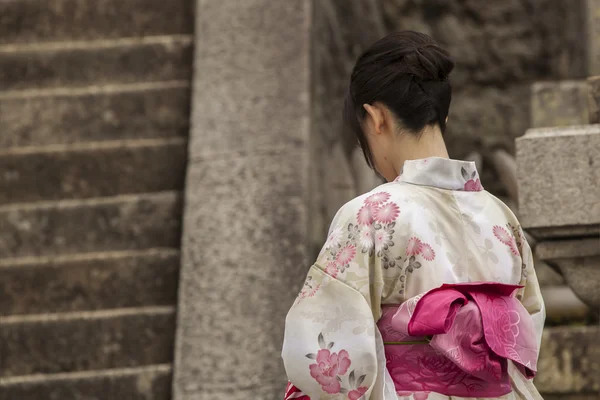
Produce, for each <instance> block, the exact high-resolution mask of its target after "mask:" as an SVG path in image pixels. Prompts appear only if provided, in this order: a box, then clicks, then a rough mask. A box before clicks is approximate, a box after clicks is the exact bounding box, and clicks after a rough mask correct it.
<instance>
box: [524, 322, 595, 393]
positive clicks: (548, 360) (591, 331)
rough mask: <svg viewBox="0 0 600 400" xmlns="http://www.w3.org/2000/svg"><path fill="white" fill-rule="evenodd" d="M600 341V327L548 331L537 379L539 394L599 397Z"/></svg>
mask: <svg viewBox="0 0 600 400" xmlns="http://www.w3.org/2000/svg"><path fill="white" fill-rule="evenodd" d="M599 337H600V326H564V327H554V328H546V329H545V330H544V336H543V339H542V348H541V351H540V358H539V361H538V375H537V376H536V378H535V384H536V387H537V388H538V390H539V391H540V392H542V393H552V394H554V395H556V396H557V395H559V394H565V395H567V394H572V393H577V394H579V395H580V396H584V395H598V394H600V342H599V341H598V338H599ZM544 398H545V397H544Z"/></svg>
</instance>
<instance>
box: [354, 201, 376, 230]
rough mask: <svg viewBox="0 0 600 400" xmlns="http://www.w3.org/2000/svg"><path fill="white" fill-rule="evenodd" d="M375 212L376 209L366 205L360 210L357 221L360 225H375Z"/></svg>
mask: <svg viewBox="0 0 600 400" xmlns="http://www.w3.org/2000/svg"><path fill="white" fill-rule="evenodd" d="M374 211H375V207H374V206H373V205H370V204H365V205H364V206H362V208H361V209H360V210H358V214H357V215H356V220H357V222H358V224H359V225H367V226H368V225H371V224H372V223H373V213H374Z"/></svg>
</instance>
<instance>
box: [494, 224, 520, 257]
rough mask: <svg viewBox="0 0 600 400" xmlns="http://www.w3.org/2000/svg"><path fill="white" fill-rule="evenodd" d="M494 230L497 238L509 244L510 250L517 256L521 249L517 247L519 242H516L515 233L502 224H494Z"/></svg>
mask: <svg viewBox="0 0 600 400" xmlns="http://www.w3.org/2000/svg"><path fill="white" fill-rule="evenodd" d="M493 232H494V236H496V239H498V240H499V241H500V243H502V244H505V245H506V246H508V248H509V249H510V251H511V252H512V253H513V254H514V255H515V256H518V255H519V249H518V248H517V242H516V240H515V237H514V236H513V234H511V233H509V232H508V230H506V229H505V228H503V227H501V226H500V225H496V226H494V228H493Z"/></svg>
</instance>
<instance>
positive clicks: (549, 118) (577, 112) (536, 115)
mask: <svg viewBox="0 0 600 400" xmlns="http://www.w3.org/2000/svg"><path fill="white" fill-rule="evenodd" d="M531 91H532V93H531V127H532V128H543V127H559V126H570V125H584V124H587V123H588V122H589V120H590V110H589V103H588V92H589V87H588V84H587V82H586V81H560V82H537V83H534V84H533V85H532V87H531Z"/></svg>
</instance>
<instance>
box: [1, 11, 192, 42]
mask: <svg viewBox="0 0 600 400" xmlns="http://www.w3.org/2000/svg"><path fill="white" fill-rule="evenodd" d="M193 4H194V2H193V1H188V0H170V1H164V0H127V1H123V0H94V1H89V0H52V1H39V0H4V1H1V2H0V43H26V42H39V41H48V40H53V41H63V40H89V39H98V38H116V37H128V36H132V37H133V36H149V35H173V34H182V33H190V34H191V33H192V32H193V29H194V7H193Z"/></svg>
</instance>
